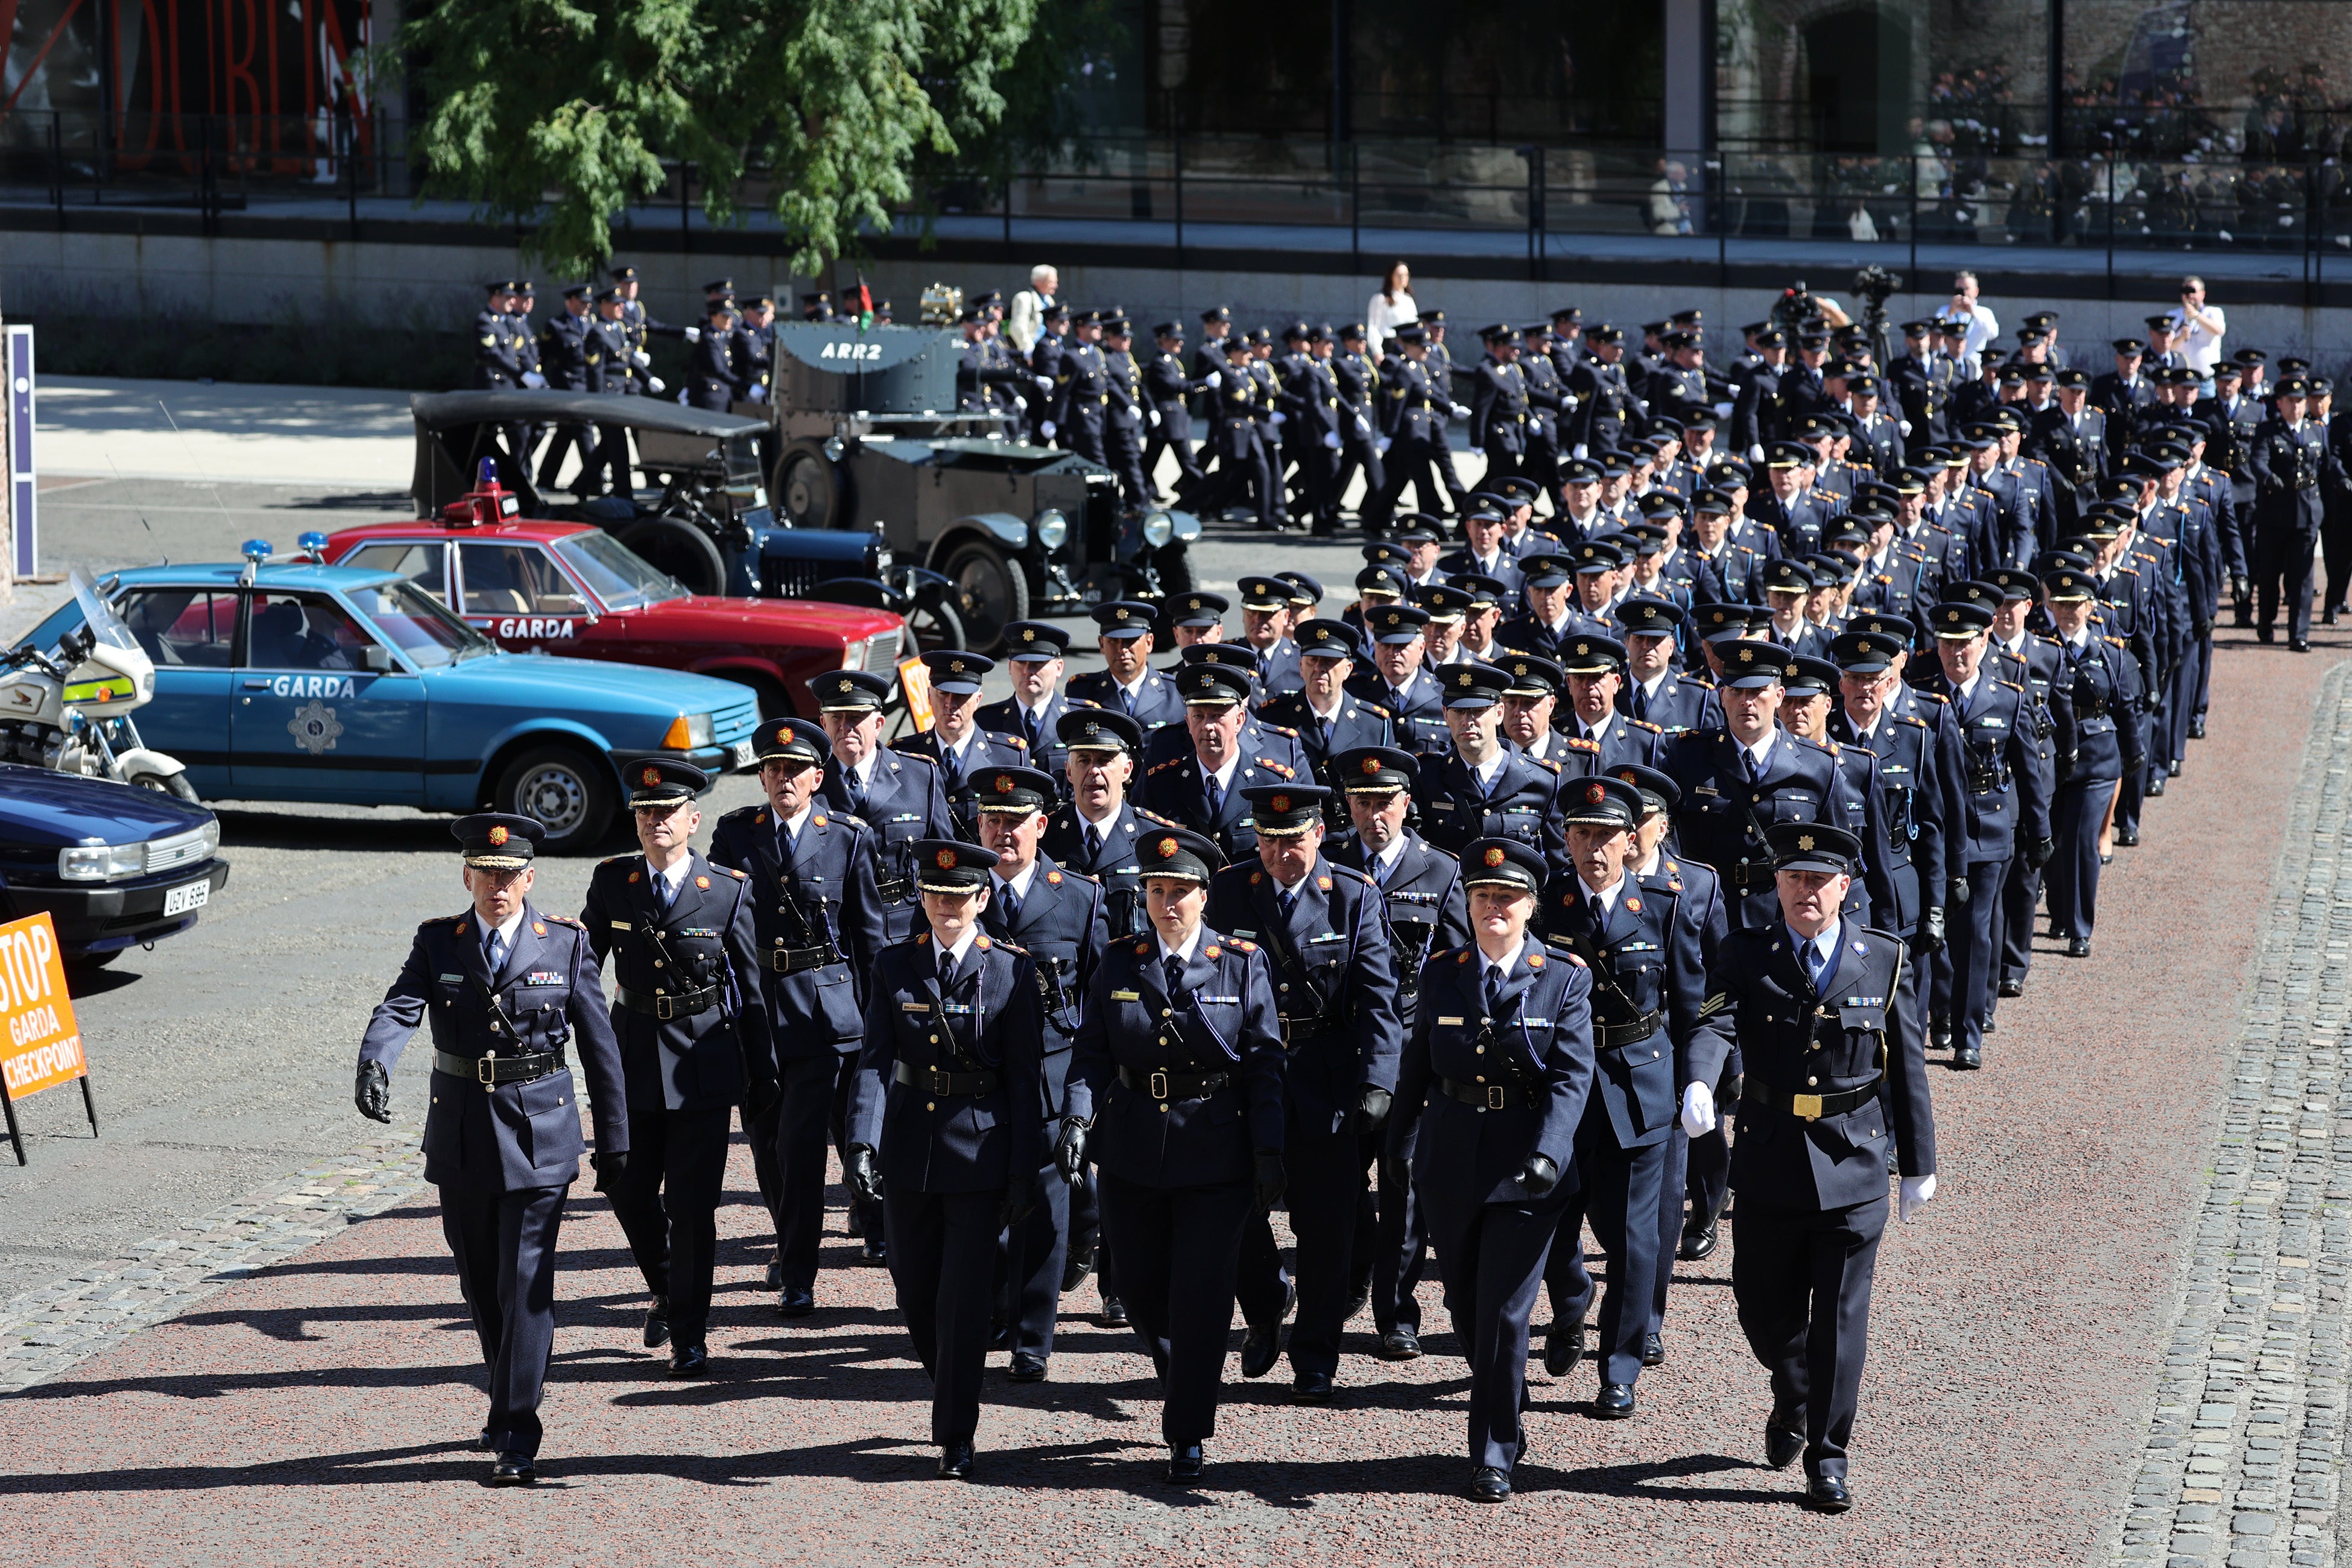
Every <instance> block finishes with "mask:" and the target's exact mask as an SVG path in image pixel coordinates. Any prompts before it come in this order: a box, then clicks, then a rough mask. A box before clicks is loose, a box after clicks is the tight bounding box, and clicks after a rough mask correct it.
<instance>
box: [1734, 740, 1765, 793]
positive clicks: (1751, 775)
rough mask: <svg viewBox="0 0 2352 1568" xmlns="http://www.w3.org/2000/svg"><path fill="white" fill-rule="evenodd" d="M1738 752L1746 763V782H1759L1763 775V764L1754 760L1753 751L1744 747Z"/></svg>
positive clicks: (1754, 754)
mask: <svg viewBox="0 0 2352 1568" xmlns="http://www.w3.org/2000/svg"><path fill="white" fill-rule="evenodd" d="M1739 754H1740V756H1741V757H1742V758H1743V759H1744V760H1745V761H1746V762H1747V763H1748V783H1749V784H1758V783H1760V782H1761V781H1762V779H1763V777H1764V764H1763V763H1759V762H1758V761H1757V760H1756V753H1755V752H1751V751H1748V750H1746V749H1745V748H1742V750H1741V751H1740V753H1739Z"/></svg>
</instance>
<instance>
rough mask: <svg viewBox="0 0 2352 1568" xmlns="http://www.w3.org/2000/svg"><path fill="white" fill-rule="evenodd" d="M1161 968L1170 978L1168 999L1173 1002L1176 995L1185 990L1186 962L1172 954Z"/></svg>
mask: <svg viewBox="0 0 2352 1568" xmlns="http://www.w3.org/2000/svg"><path fill="white" fill-rule="evenodd" d="M1160 968H1161V969H1162V970H1163V971H1165V972H1166V973H1167V976H1168V999H1169V1000H1170V1001H1171V1002H1173V1001H1174V1000H1175V999H1176V994H1177V993H1178V992H1180V991H1181V990H1182V989H1183V988H1184V961H1183V960H1182V959H1181V958H1178V957H1177V956H1175V955H1174V954H1173V953H1171V954H1170V955H1169V957H1168V959H1167V961H1166V962H1165V963H1162V964H1161V965H1160Z"/></svg>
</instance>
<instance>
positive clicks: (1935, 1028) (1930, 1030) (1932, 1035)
mask: <svg viewBox="0 0 2352 1568" xmlns="http://www.w3.org/2000/svg"><path fill="white" fill-rule="evenodd" d="M1927 1046H1928V1048H1929V1049H1931V1050H1938V1051H1948V1050H1950V1049H1951V1048H1952V1026H1951V1024H1950V1022H1949V1021H1948V1020H1946V1019H1943V1018H1937V1019H1936V1020H1934V1021H1933V1022H1931V1023H1929V1024H1928V1026H1927Z"/></svg>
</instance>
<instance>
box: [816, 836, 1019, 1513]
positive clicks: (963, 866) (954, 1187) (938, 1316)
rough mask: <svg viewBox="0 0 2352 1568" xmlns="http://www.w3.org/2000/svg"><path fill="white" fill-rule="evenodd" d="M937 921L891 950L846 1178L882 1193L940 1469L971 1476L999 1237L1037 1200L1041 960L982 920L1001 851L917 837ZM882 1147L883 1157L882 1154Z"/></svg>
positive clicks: (885, 955) (874, 1002)
mask: <svg viewBox="0 0 2352 1568" xmlns="http://www.w3.org/2000/svg"><path fill="white" fill-rule="evenodd" d="M914 853H915V865H916V870H915V880H916V884H917V885H918V886H919V888H920V889H922V898H923V914H924V918H925V921H926V922H927V924H928V927H929V929H928V930H925V931H918V932H917V933H916V934H915V936H914V938H913V940H911V941H908V942H899V943H898V944H897V945H895V946H892V947H887V948H884V949H883V950H882V952H881V955H880V956H879V957H878V958H877V959H876V961H875V964H874V978H873V984H872V986H871V989H870V993H869V994H868V996H867V999H866V1047H865V1049H864V1050H862V1051H861V1052H860V1053H859V1054H858V1058H857V1071H856V1076H855V1080H854V1088H853V1089H852V1090H851V1093H850V1103H849V1152H848V1158H847V1159H846V1160H845V1161H844V1163H843V1172H844V1174H845V1176H846V1178H847V1180H848V1183H849V1186H850V1189H851V1190H852V1191H853V1192H855V1193H856V1194H858V1195H859V1196H860V1197H862V1198H864V1199H866V1201H867V1202H868V1203H873V1202H876V1201H877V1200H878V1201H879V1202H880V1204H881V1205H882V1213H883V1219H884V1223H885V1224H886V1225H887V1227H888V1231H889V1237H890V1282H891V1284H892V1285H893V1286H894V1287H896V1289H897V1293H898V1310H899V1311H900V1312H902V1313H904V1314H905V1315H906V1319H907V1332H908V1336H909V1337H910V1338H912V1339H913V1340H914V1342H915V1354H916V1357H917V1359H918V1360H919V1361H920V1362H921V1363H923V1371H924V1372H925V1373H928V1374H929V1377H930V1379H931V1441H932V1442H934V1443H937V1444H938V1445H939V1446H940V1464H939V1475H940V1479H942V1480H960V1481H961V1480H970V1479H971V1475H972V1469H973V1464H974V1458H973V1454H972V1437H973V1436H974V1434H975V1433H976V1432H978V1430H979V1428H980V1385H981V1379H982V1374H983V1373H984V1371H985V1369H986V1365H987V1361H988V1339H989V1329H988V1323H989V1314H990V1310H991V1307H992V1301H993V1300H994V1297H995V1293H996V1292H995V1288H994V1282H995V1278H996V1248H997V1238H998V1237H1000V1236H1001V1235H1003V1232H1004V1231H1005V1230H1007V1229H1008V1228H1010V1229H1013V1230H1015V1231H1018V1230H1020V1229H1021V1228H1022V1227H1023V1226H1024V1225H1025V1224H1026V1222H1027V1221H1028V1219H1029V1217H1030V1215H1031V1213H1032V1211H1033V1209H1034V1206H1035V1205H1036V1202H1037V1181H1038V1172H1039V1171H1040V1170H1041V1169H1042V1168H1043V1167H1044V1165H1045V1158H1046V1151H1047V1147H1048V1145H1047V1143H1046V1141H1045V1115H1044V1105H1045V1092H1044V1089H1045V1068H1044V1065H1043V1059H1042V1052H1043V1042H1044V1022H1043V1020H1042V1019H1041V1018H1040V1017H1039V1016H1038V1014H1039V997H1038V988H1037V972H1036V967H1035V965H1034V964H1033V963H1031V962H1030V961H1029V958H1028V955H1027V954H1026V953H1024V952H1022V950H1021V949H1020V948H1019V947H1017V946H1015V945H1014V944H1013V943H1011V942H1003V941H999V940H997V939H995V938H992V937H991V936H989V935H988V933H987V932H986V931H982V929H981V915H982V910H984V909H985V908H986V907H987V905H988V902H989V892H988V889H989V882H990V878H989V868H991V867H992V866H993V865H995V864H996V856H995V854H994V852H993V851H991V850H987V849H982V848H980V847H977V846H974V845H971V844H963V843H959V842H957V841H956V840H953V839H939V838H926V839H919V840H918V841H917V842H916V844H915V846H914ZM877 1152H878V1159H877Z"/></svg>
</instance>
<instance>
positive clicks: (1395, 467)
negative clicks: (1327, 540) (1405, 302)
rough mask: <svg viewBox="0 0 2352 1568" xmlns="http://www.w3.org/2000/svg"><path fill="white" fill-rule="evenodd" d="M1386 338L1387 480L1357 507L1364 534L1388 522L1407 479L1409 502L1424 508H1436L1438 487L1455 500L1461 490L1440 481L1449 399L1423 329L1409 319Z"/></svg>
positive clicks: (1383, 417)
mask: <svg viewBox="0 0 2352 1568" xmlns="http://www.w3.org/2000/svg"><path fill="white" fill-rule="evenodd" d="M1389 341H1390V342H1391V344H1392V345H1393V346H1394V352H1393V353H1391V356H1390V357H1389V358H1388V359H1386V360H1383V361H1382V362H1381V395H1380V402H1379V409H1380V431H1381V441H1380V444H1379V449H1380V455H1381V461H1382V463H1383V464H1384V465H1385V466H1386V469H1387V479H1386V482H1385V483H1383V484H1382V485H1381V488H1380V489H1378V490H1377V491H1372V492H1369V493H1368V494H1367V496H1366V499H1365V500H1364V504H1363V506H1362V508H1361V509H1360V510H1361V512H1362V516H1363V520H1364V530H1365V531H1366V532H1368V533H1378V532H1380V531H1382V530H1383V529H1385V528H1386V527H1387V526H1388V522H1389V520H1390V519H1391V518H1392V517H1394V516H1395V515H1396V503H1397V499H1398V498H1399V497H1400V496H1402V495H1403V494H1404V487H1405V485H1406V483H1407V481H1411V483H1412V496H1413V504H1414V505H1415V506H1417V507H1419V508H1420V509H1421V510H1423V512H1428V513H1434V512H1435V511H1437V510H1439V500H1438V497H1439V494H1440V492H1441V490H1444V491H1445V492H1446V493H1448V494H1451V495H1453V496H1454V498H1455V499H1456V500H1459V499H1461V497H1462V496H1463V493H1464V492H1462V491H1460V490H1458V489H1447V487H1445V485H1444V476H1445V475H1446V474H1449V473H1451V472H1452V471H1453V469H1452V467H1451V464H1450V461H1449V460H1448V459H1449V458H1450V454H1449V453H1448V452H1447V448H1446V444H1445V417H1446V411H1447V410H1448V409H1449V408H1450V407H1451V406H1452V405H1453V401H1454V399H1453V395H1452V393H1451V391H1450V390H1448V389H1446V388H1444V387H1443V386H1441V385H1440V384H1439V383H1438V381H1437V379H1436V377H1437V375H1438V374H1439V372H1438V367H1437V366H1435V365H1434V364H1433V362H1432V361H1431V359H1430V354H1429V333H1428V331H1427V330H1426V329H1425V328H1423V327H1421V326H1418V325H1412V324H1408V325H1406V326H1402V327H1399V328H1398V329H1397V330H1396V331H1394V332H1393V333H1391V335H1390V339H1389ZM1456 482H1457V483H1458V482H1459V481H1458V480H1457V481H1456Z"/></svg>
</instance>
